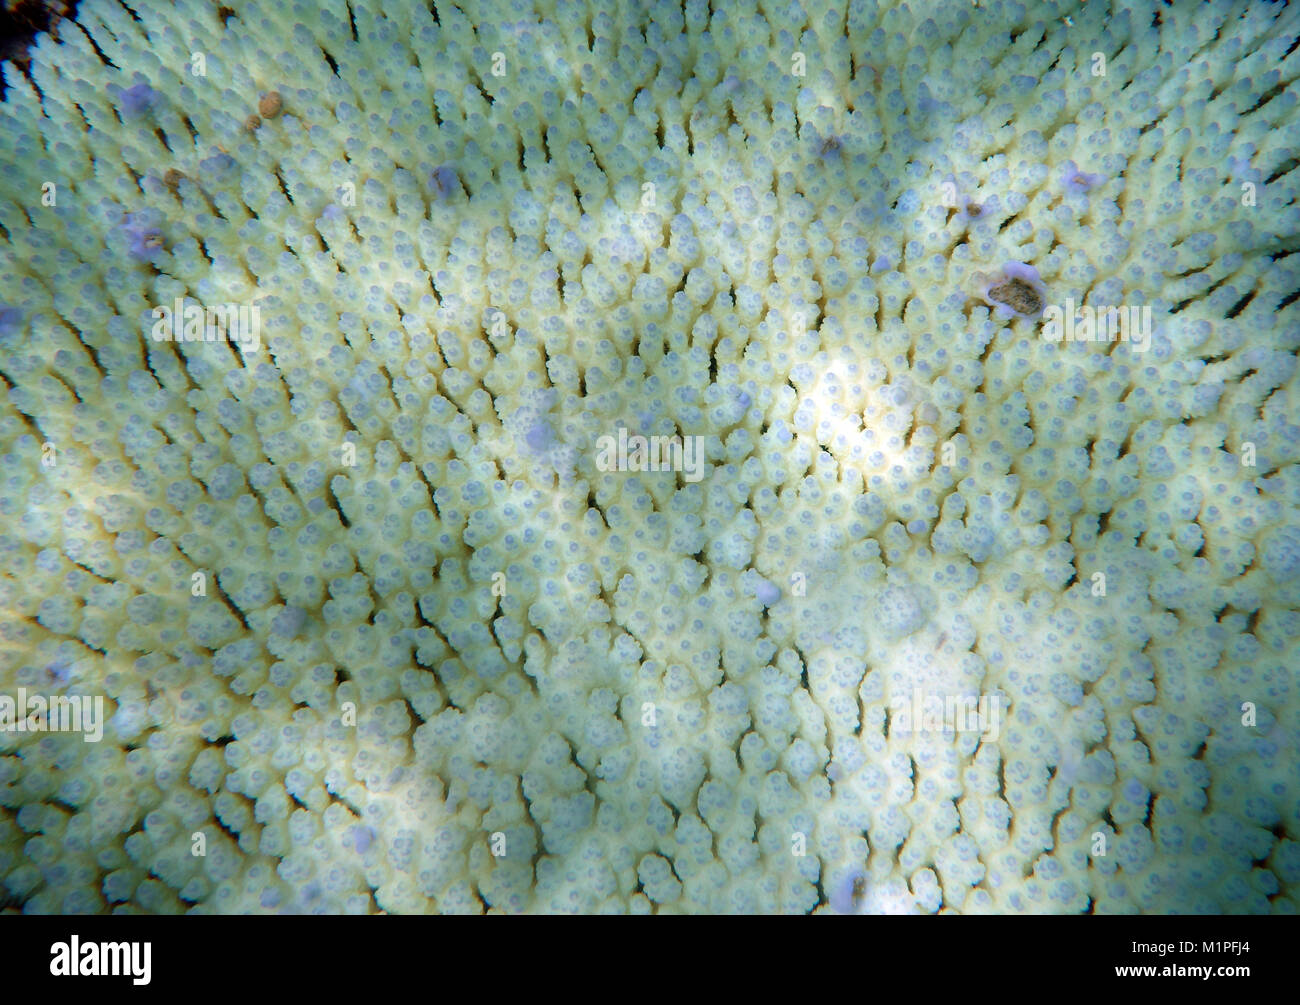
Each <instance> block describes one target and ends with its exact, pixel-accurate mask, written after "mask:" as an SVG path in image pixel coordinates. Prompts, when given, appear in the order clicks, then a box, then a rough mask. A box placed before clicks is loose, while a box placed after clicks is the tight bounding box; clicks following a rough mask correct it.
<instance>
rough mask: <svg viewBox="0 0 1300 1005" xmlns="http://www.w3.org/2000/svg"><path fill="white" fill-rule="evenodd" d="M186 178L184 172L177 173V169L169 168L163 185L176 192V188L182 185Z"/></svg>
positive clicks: (164, 176)
mask: <svg viewBox="0 0 1300 1005" xmlns="http://www.w3.org/2000/svg"><path fill="white" fill-rule="evenodd" d="M184 177H185V172H184V171H177V170H176V169H175V168H168V169H167V173H166V174H165V175H163V184H164V185H166V186H167V187H168V188H169V189H171V190H172V191H173V192H175V191H176V186H177V185H179V184H180V183H181V179H182V178H184Z"/></svg>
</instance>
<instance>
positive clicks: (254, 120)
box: [244, 112, 262, 133]
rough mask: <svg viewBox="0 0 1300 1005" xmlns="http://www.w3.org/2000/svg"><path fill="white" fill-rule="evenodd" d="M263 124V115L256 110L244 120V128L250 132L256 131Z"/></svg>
mask: <svg viewBox="0 0 1300 1005" xmlns="http://www.w3.org/2000/svg"><path fill="white" fill-rule="evenodd" d="M261 124H262V116H260V115H258V114H257V113H256V112H254V113H253V114H252V115H250V116H249V117H248V118H246V119H245V120H244V128H245V129H246V130H247V131H248V132H250V133H252V132H256V131H257V127H258V126H260V125H261Z"/></svg>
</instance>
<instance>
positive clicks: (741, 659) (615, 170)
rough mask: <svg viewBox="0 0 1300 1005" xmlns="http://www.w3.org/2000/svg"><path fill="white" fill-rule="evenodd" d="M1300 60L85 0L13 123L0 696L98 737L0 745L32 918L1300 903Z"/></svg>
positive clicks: (1219, 26)
mask: <svg viewBox="0 0 1300 1005" xmlns="http://www.w3.org/2000/svg"><path fill="white" fill-rule="evenodd" d="M434 6H436V10H435V9H432V8H433V7H434ZM1298 36H1300V9H1298V8H1297V7H1296V6H1294V5H1292V6H1291V7H1289V8H1284V7H1280V6H1275V5H1272V4H1267V3H1250V4H1244V3H1243V4H1229V3H1208V4H1203V5H1196V4H1192V3H1182V2H1179V3H1174V4H1172V5H1169V4H1161V3H1155V4H1149V3H1114V4H1111V5H1109V6H1108V5H1107V4H1105V3H1101V2H1096V0H1094V2H1089V3H1088V4H1086V5H1084V6H1079V5H1076V4H1074V3H1064V2H1062V3H1041V4H1039V3H1028V4H1020V3H1009V2H981V3H979V4H976V5H973V4H971V3H970V2H968V0H961V2H949V3H928V2H913V3H911V4H898V5H896V6H891V5H890V4H888V3H882V4H879V5H878V4H875V3H869V2H857V0H854V2H851V3H848V4H847V5H845V4H839V5H831V6H823V5H820V4H817V3H812V2H809V3H806V4H803V5H800V4H799V3H789V4H787V3H781V2H778V3H764V4H761V5H759V6H757V7H755V6H754V5H753V4H751V3H746V2H724V0H713V2H712V3H704V2H701V0H688V2H687V3H685V4H684V5H682V4H678V3H676V2H673V3H661V4H644V3H640V2H599V0H593V2H590V3H586V2H568V0H561V2H558V3H554V4H548V3H544V2H541V0H538V2H536V3H533V2H531V0H516V2H513V3H505V2H499V3H479V2H465V3H461V4H459V5H457V6H453V5H452V4H450V3H446V2H443V0H437V2H436V5H422V4H416V3H405V2H397V3H386V4H381V3H378V2H372V0H353V2H349V3H344V2H340V0H327V2H322V3H319V4H318V3H315V2H312V3H306V2H301V3H290V2H284V0H264V2H258V0H253V2H247V3H244V2H239V0H229V4H228V6H223V7H217V6H216V5H213V4H208V3H200V2H194V0H181V2H177V3H173V2H164V0H132V2H130V4H129V5H126V4H124V3H121V2H118V0H82V3H81V4H80V6H79V8H78V10H77V13H76V21H75V23H73V22H71V21H65V22H63V23H61V25H60V26H59V32H58V37H57V39H56V38H51V37H48V36H45V37H42V38H41V40H40V41H39V43H38V44H37V45H36V47H35V48H34V49H33V51H32V53H31V60H30V64H29V65H28V66H27V68H26V72H25V73H24V72H21V71H20V70H19V69H18V68H16V67H15V66H13V65H6V67H5V75H6V82H7V87H8V90H7V93H6V97H5V101H4V103H3V105H0V132H3V134H4V136H5V138H6V139H5V147H6V153H5V155H4V157H3V160H4V162H5V163H4V167H3V171H0V228H2V230H0V381H2V383H0V455H2V456H0V461H2V465H0V514H2V516H3V524H2V525H0V700H2V699H3V697H4V696H12V697H16V696H17V695H18V693H19V691H20V690H22V691H25V692H28V693H32V694H40V695H47V696H84V697H85V698H86V699H87V700H88V701H89V700H92V699H93V698H94V697H95V696H100V697H102V699H103V708H104V716H105V719H106V720H107V721H106V722H105V723H103V736H102V739H100V740H99V741H98V742H88V741H87V736H86V735H83V734H82V733H78V732H76V731H66V732H56V731H31V730H26V731H19V730H17V729H16V728H6V729H0V906H8V907H9V908H12V909H21V910H24V911H29V912H102V911H109V910H115V911H148V912H182V911H187V910H197V911H208V912H250V911H251V912H319V911H327V912H334V911H344V912H353V913H362V912H371V911H377V910H387V911H401V912H426V911H439V912H473V911H482V910H485V909H499V910H504V911H548V912H549V911H554V912H588V911H632V912H650V911H674V912H777V911H781V912H809V911H814V910H816V911H818V912H827V913H833V912H840V913H846V912H859V911H899V912H912V911H924V912H930V911H937V910H953V911H962V912H1085V911H1094V912H1097V913H1106V912H1136V911H1193V912H1219V911H1223V912H1263V913H1268V912H1281V913H1294V912H1295V911H1296V910H1297V908H1300V767H1298V765H1300V733H1298V727H1297V712H1300V684H1298V683H1297V667H1298V666H1300V641H1298V639H1300V519H1297V509H1298V507H1300V466H1298V465H1297V459H1298V455H1300V427H1298V426H1297V425H1296V420H1297V416H1300V398H1298V397H1297V395H1298V387H1297V380H1296V375H1295V371H1296V351H1297V346H1298V345H1300V306H1297V304H1296V303H1295V299H1296V291H1297V287H1300V269H1298V268H1297V264H1296V263H1297V262H1298V261H1300V258H1297V257H1296V251H1297V238H1296V234H1297V233H1298V232H1300V226H1298V225H1300V209H1298V208H1297V204H1296V195H1297V189H1298V188H1300V185H1298V179H1300V175H1298V174H1297V171H1296V159H1295V151H1296V148H1297V135H1298V134H1300V121H1298V113H1297V107H1296V105H1297V95H1298V93H1300V85H1298V84H1297V77H1300V52H1297V51H1296V48H1297V37H1298ZM178 300H181V301H182V303H181V304H180V306H181V308H182V310H181V313H182V314H183V312H184V308H185V307H186V306H187V305H201V306H206V307H212V306H218V305H232V306H244V307H249V308H251V307H256V308H257V311H258V318H259V319H260V326H259V327H258V329H257V331H256V333H255V334H256V337H255V338H247V339H238V338H235V337H234V335H233V333H234V332H235V330H236V329H235V328H234V327H233V325H234V322H233V321H231V320H230V319H226V320H225V321H222V322H217V323H214V324H213V326H212V327H210V328H209V327H207V322H205V323H204V325H203V326H202V327H199V328H197V329H196V331H197V333H198V334H202V335H206V336H209V337H210V338H209V340H205V341H187V340H185V339H184V338H182V339H181V340H179V341H174V340H160V338H158V337H156V335H157V329H156V327H155V322H156V318H157V316H158V315H156V314H155V312H154V309H155V308H160V307H165V308H167V310H168V311H171V310H173V309H174V307H175V306H176V305H177V301H178ZM1076 306H1077V307H1080V308H1083V309H1084V310H1085V312H1086V313H1095V314H1096V315H1097V316H1098V318H1100V319H1104V318H1105V317H1106V308H1108V307H1115V308H1123V309H1125V315H1126V316H1127V315H1128V313H1129V311H1128V310H1127V309H1128V308H1133V309H1134V317H1139V316H1141V314H1142V312H1141V311H1140V310H1138V309H1139V308H1143V307H1147V308H1150V311H1149V313H1148V315H1147V316H1148V317H1149V318H1150V327H1149V330H1148V331H1147V332H1146V337H1145V339H1142V338H1139V337H1138V336H1137V333H1136V331H1134V332H1131V333H1128V334H1130V335H1132V337H1131V338H1125V339H1116V340H1110V341H1108V340H1105V339H1104V338H1103V340H1100V341H1098V340H1095V339H1093V340H1074V339H1069V338H1061V339H1056V340H1054V339H1051V338H1048V337H1045V336H1044V334H1043V326H1044V325H1045V324H1047V323H1048V321H1047V320H1045V318H1044V316H1043V314H1042V313H1040V312H1041V311H1043V310H1044V309H1045V310H1046V312H1047V314H1049V315H1050V314H1051V312H1052V310H1053V308H1064V309H1065V311H1066V313H1067V314H1070V315H1071V320H1073V311H1074V309H1075V307H1076ZM1102 323H1104V322H1102ZM223 325H224V327H223ZM621 431H622V432H621ZM620 435H623V436H626V437H629V438H635V437H636V436H638V435H641V436H645V437H652V436H660V437H668V436H674V435H675V436H680V437H702V438H703V439H702V440H700V441H694V440H692V441H686V442H688V443H695V442H699V443H701V444H702V450H703V455H702V456H703V468H702V471H701V472H700V474H701V477H699V478H692V477H691V476H690V471H689V470H657V471H656V470H635V469H636V468H637V467H640V466H644V465H638V464H637V463H636V458H635V457H632V458H628V459H627V463H626V464H624V465H622V467H623V469H622V470H620V469H618V468H619V465H617V464H616V465H615V466H614V467H615V469H613V470H609V468H610V465H609V464H607V463H603V462H602V461H601V458H600V452H599V450H598V442H599V441H601V438H602V437H612V438H614V439H615V440H617V438H618V437H620ZM609 442H613V441H609ZM677 466H678V467H679V468H680V467H682V465H681V464H678V465H677ZM629 468H630V469H631V470H629ZM932 699H937V700H938V702H939V704H940V706H941V707H942V708H943V711H944V713H945V715H944V717H943V718H942V719H941V720H940V719H936V720H935V721H931V716H930V715H929V714H928V711H926V710H928V709H929V708H930V707H931V705H930V702H931V700H932ZM967 700H969V702H970V707H971V708H980V709H984V710H987V711H986V714H985V715H984V716H983V717H982V718H981V719H980V720H979V722H978V728H974V727H973V726H972V719H971V718H970V717H966V718H964V719H963V718H959V719H955V720H954V719H951V718H950V717H949V716H948V715H947V713H948V712H949V711H950V710H956V711H958V712H960V709H961V708H962V707H964V703H965V702H966V701H967ZM917 710H922V711H923V712H924V714H921V715H917V714H915V713H916V712H917ZM36 724H38V725H39V720H37V721H36ZM47 724H48V723H47ZM3 725H4V719H3V706H2V705H0V726H3ZM9 725H10V726H11V727H12V726H14V725H15V723H14V722H13V717H12V716H11V718H10V720H9Z"/></svg>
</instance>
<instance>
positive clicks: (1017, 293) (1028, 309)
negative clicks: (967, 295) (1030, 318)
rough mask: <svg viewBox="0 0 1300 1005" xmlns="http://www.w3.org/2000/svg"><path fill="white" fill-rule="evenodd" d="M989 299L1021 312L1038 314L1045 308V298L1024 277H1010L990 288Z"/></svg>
mask: <svg viewBox="0 0 1300 1005" xmlns="http://www.w3.org/2000/svg"><path fill="white" fill-rule="evenodd" d="M989 299H990V300H996V301H997V302H998V303H1000V304H1006V305H1007V306H1008V307H1010V308H1011V309H1012V310H1013V311H1016V312H1018V313H1020V314H1037V313H1038V312H1039V311H1041V310H1042V309H1043V298H1042V297H1041V296H1039V295H1038V291H1037V290H1036V289H1034V288H1033V287H1032V286H1030V285H1029V284H1028V283H1027V282H1025V281H1024V280H1023V279H1008V280H1007V281H1006V282H1005V283H1002V284H1001V285H999V286H994V287H993V288H992V289H990V290H989Z"/></svg>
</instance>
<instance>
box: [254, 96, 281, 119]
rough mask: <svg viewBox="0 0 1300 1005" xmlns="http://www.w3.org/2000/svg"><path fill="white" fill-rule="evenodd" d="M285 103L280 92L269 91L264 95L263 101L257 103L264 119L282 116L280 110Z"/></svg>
mask: <svg viewBox="0 0 1300 1005" xmlns="http://www.w3.org/2000/svg"><path fill="white" fill-rule="evenodd" d="M283 106H284V102H283V101H281V99H280V92H279V91H267V92H266V93H265V94H263V95H262V100H261V101H259V102H258V103H257V110H258V111H259V112H260V113H261V115H262V118H264V119H273V118H275V117H276V116H277V115H279V114H280V109H281V108H282V107H283Z"/></svg>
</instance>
